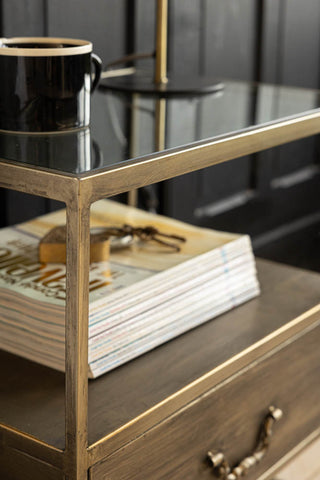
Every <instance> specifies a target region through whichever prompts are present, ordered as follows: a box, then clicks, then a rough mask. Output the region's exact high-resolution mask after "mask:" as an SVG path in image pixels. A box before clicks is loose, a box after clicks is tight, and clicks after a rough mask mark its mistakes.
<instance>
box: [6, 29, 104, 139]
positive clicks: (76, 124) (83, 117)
mask: <svg viewBox="0 0 320 480" xmlns="http://www.w3.org/2000/svg"><path fill="white" fill-rule="evenodd" d="M92 64H93V65H94V68H95V74H94V79H92V73H91V69H92ZM101 66H102V64H101V60H100V58H99V57H98V56H97V55H95V54H93V53H92V43H91V42H88V41H86V40H76V39H70V38H51V37H35V38H28V37H21V38H10V39H5V38H2V39H0V72H1V74H0V129H2V130H11V131H24V132H52V131H61V130H62V131H63V130H66V129H71V128H81V127H86V126H88V125H89V123H90V94H91V93H92V92H93V91H94V89H95V87H96V86H97V84H98V82H99V79H100V74H101Z"/></svg>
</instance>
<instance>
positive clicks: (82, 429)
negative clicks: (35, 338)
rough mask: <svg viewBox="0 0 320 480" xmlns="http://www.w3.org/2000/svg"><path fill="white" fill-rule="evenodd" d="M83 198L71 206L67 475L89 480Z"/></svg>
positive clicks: (87, 242)
mask: <svg viewBox="0 0 320 480" xmlns="http://www.w3.org/2000/svg"><path fill="white" fill-rule="evenodd" d="M78 198H79V195H78ZM81 200H82V199H81ZM81 200H80V201H79V200H78V201H77V202H71V203H70V205H67V302H66V393H65V402H66V414H65V415H66V420H65V425H66V446H65V475H66V477H67V478H68V479H69V478H70V479H77V480H87V469H88V455H87V447H88V310H89V308H88V305H89V287H88V286H89V246H90V238H89V230H90V228H89V224H90V207H89V206H88V205H84V204H82V201H81Z"/></svg>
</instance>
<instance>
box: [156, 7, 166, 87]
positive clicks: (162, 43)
mask: <svg viewBox="0 0 320 480" xmlns="http://www.w3.org/2000/svg"><path fill="white" fill-rule="evenodd" d="M156 29H157V33H156V62H155V63H156V64H155V77H154V81H155V83H158V84H159V83H160V84H161V83H167V82H168V77H167V43H168V0H157V25H156Z"/></svg>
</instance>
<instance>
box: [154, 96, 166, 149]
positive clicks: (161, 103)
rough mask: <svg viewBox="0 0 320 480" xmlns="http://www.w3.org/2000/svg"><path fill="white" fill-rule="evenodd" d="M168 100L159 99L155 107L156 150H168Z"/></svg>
mask: <svg viewBox="0 0 320 480" xmlns="http://www.w3.org/2000/svg"><path fill="white" fill-rule="evenodd" d="M166 106H167V105H166V99H165V98H158V99H157V100H156V105H155V149H156V151H158V152H160V151H161V150H164V149H165V148H166Z"/></svg>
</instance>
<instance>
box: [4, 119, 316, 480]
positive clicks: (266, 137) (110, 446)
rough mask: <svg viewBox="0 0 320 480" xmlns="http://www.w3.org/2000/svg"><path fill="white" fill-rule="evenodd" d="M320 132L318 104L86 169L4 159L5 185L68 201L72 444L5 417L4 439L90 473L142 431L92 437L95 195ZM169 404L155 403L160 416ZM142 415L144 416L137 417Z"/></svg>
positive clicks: (266, 347) (271, 340)
mask: <svg viewBox="0 0 320 480" xmlns="http://www.w3.org/2000/svg"><path fill="white" fill-rule="evenodd" d="M317 133H320V110H313V111H311V112H307V113H305V114H302V115H298V116H295V117H290V118H286V119H282V120H279V121H274V122H271V123H268V124H265V125H260V126H257V127H251V128H248V129H245V130H242V131H238V132H237V133H233V134H229V135H224V136H220V137H216V138H213V139H210V140H206V141H201V142H198V143H195V144H191V145H190V146H186V147H183V148H176V149H172V150H167V151H163V152H158V153H155V154H152V155H150V156H148V157H144V158H143V159H142V160H135V161H128V162H126V163H123V164H122V165H120V166H115V167H108V168H105V169H103V170H99V171H97V172H95V171H93V172H91V173H86V174H81V175H71V174H63V173H61V172H57V171H53V170H51V171H50V170H46V169H41V168H37V167H32V166H24V165H22V164H17V163H16V164H15V163H9V162H6V161H5V160H0V186H1V187H3V188H8V189H13V190H17V191H20V192H25V193H30V194H34V195H38V196H41V197H45V198H50V199H54V200H60V201H63V202H65V204H66V209H67V301H66V346H65V348H66V375H65V398H66V400H65V450H60V449H57V448H55V447H53V446H51V445H48V444H46V443H44V442H42V441H40V440H38V439H36V438H34V437H32V436H30V435H28V434H25V433H23V432H20V431H17V430H15V429H13V428H12V427H10V426H6V425H0V435H1V437H2V441H3V442H5V443H6V444H7V445H9V446H10V445H14V448H16V449H20V450H21V451H23V452H25V453H27V454H29V455H31V456H34V457H36V458H38V459H39V460H41V461H43V462H46V463H48V464H51V465H53V466H55V467H56V468H58V469H61V470H62V472H63V474H64V475H65V477H66V478H68V479H69V480H73V479H77V480H84V479H87V472H88V469H89V468H90V467H91V466H92V465H93V464H95V463H97V462H98V461H100V460H101V459H103V458H104V457H105V456H106V455H107V454H108V453H111V452H112V451H113V450H114V449H115V448H119V447H120V446H121V442H122V441H123V442H124V441H126V442H128V441H129V440H130V439H133V438H134V436H135V423H134V422H133V424H132V425H129V428H127V429H126V430H124V431H123V432H120V433H119V434H118V435H117V438H113V436H112V435H109V436H107V437H105V438H102V439H101V440H100V441H99V442H96V443H95V444H93V445H88V415H87V411H88V379H87V365H88V298H89V293H88V281H89V280H88V279H89V255H88V252H89V219H90V206H91V204H92V203H93V202H95V201H97V200H99V199H102V198H105V197H110V196H112V195H115V194H118V193H121V192H126V191H129V190H134V189H137V188H139V187H142V186H144V185H148V184H152V183H155V182H159V181H162V180H166V179H169V178H173V177H175V176H177V175H181V174H185V173H188V172H192V171H195V170H198V169H201V168H206V167H209V166H212V165H216V164H218V163H221V162H225V161H228V160H231V159H235V158H238V157H241V156H243V155H247V154H251V153H254V152H258V151H260V150H264V149H267V148H270V147H274V146H277V145H280V144H284V143H287V142H290V141H293V140H297V139H300V138H303V137H307V136H311V135H314V134H317ZM317 319H319V308H315V309H313V310H312V311H309V312H306V313H305V315H303V316H302V317H301V318H299V319H297V320H296V321H294V322H291V323H289V324H288V325H286V327H285V328H283V331H281V332H280V336H279V335H277V336H276V337H275V336H272V335H271V336H270V337H268V338H266V339H264V341H263V342H261V343H260V344H259V345H258V344H257V345H255V346H254V347H253V348H251V349H250V350H248V351H246V352H244V353H243V354H242V355H239V356H238V358H234V359H232V361H230V363H229V365H228V366H227V368H226V369H225V370H224V371H223V374H222V373H221V372H220V373H219V371H216V370H215V371H212V372H209V374H208V375H207V378H205V379H204V378H202V379H201V380H202V382H201V383H200V382H194V383H193V384H191V385H188V386H187V387H186V388H185V390H184V392H182V396H181V398H182V399H188V400H190V399H192V398H195V396H196V395H199V393H201V390H202V389H204V388H210V387H212V386H213V385H214V384H215V383H217V382H218V381H221V378H222V377H223V376H225V375H226V374H227V372H228V373H229V374H230V373H232V371H236V370H237V369H239V368H240V367H242V366H244V365H246V364H247V363H248V362H250V361H253V360H254V359H255V358H257V356H258V355H260V354H261V352H267V351H270V350H271V348H274V347H275V346H276V344H277V342H280V341H283V340H285V339H286V338H288V337H289V336H290V335H293V334H295V333H298V332H299V331H301V330H302V329H303V328H305V327H306V325H308V324H310V325H311V324H312V323H313V322H315V321H316V320H317ZM179 402H182V400H179V399H177V401H176V402H175V404H174V405H175V408H177V407H179ZM162 407H163V406H162V405H158V406H157V408H155V412H154V418H156V414H157V411H159V409H160V410H161V408H162ZM171 408H173V407H171ZM140 420H141V419H139V418H138V419H137V420H136V422H139V421H140ZM141 421H142V420H141Z"/></svg>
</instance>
